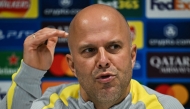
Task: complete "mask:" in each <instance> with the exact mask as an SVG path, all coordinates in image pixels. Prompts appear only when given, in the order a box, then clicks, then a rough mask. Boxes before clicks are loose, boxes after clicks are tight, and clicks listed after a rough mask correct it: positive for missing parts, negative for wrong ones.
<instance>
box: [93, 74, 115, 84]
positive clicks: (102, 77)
mask: <svg viewBox="0 0 190 109" xmlns="http://www.w3.org/2000/svg"><path fill="white" fill-rule="evenodd" d="M115 77H116V75H113V74H110V73H102V74H99V75H98V76H97V77H96V80H97V81H98V82H100V83H109V82H111V81H113V80H114V78H115Z"/></svg>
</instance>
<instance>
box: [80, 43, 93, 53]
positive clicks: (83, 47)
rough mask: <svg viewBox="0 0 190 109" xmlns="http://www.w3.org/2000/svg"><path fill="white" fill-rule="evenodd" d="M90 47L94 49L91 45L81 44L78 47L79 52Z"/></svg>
mask: <svg viewBox="0 0 190 109" xmlns="http://www.w3.org/2000/svg"><path fill="white" fill-rule="evenodd" d="M90 47H94V45H93V44H90V43H86V44H81V45H80V46H79V51H81V50H83V49H85V48H90Z"/></svg>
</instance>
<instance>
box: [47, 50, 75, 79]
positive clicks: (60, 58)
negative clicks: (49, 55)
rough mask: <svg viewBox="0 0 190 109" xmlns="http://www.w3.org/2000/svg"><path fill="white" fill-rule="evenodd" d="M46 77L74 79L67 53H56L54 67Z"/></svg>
mask: <svg viewBox="0 0 190 109" xmlns="http://www.w3.org/2000/svg"><path fill="white" fill-rule="evenodd" d="M45 77H74V74H73V73H72V71H71V70H70V68H69V66H68V63H67V60H66V54H65V53H55V55H54V60H53V63H52V66H51V67H50V69H49V70H48V71H47V73H46V74H45Z"/></svg>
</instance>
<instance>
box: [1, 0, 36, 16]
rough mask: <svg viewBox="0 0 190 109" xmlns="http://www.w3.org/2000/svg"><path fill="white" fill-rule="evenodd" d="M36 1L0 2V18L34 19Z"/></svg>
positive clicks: (2, 0)
mask: <svg viewBox="0 0 190 109" xmlns="http://www.w3.org/2000/svg"><path fill="white" fill-rule="evenodd" d="M36 17H38V0H1V1H0V18H36Z"/></svg>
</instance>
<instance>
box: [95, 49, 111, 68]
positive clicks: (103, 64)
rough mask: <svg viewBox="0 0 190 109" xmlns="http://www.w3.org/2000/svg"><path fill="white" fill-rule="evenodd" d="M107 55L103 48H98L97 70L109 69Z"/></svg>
mask: <svg viewBox="0 0 190 109" xmlns="http://www.w3.org/2000/svg"><path fill="white" fill-rule="evenodd" d="M107 55H108V54H107V52H106V50H105V49H104V48H99V50H98V56H97V67H98V68H99V69H101V68H109V67H110V60H109V58H108V56H107Z"/></svg>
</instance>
